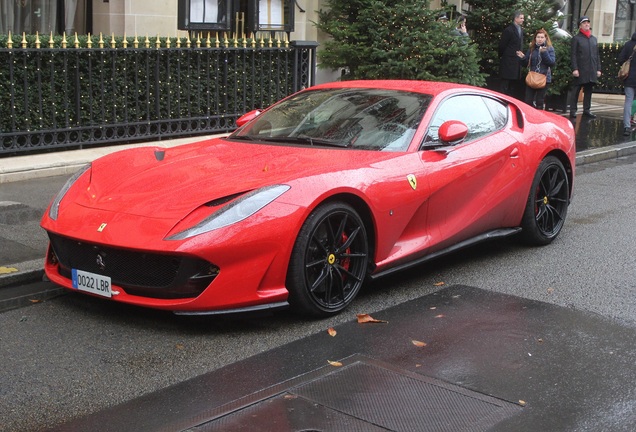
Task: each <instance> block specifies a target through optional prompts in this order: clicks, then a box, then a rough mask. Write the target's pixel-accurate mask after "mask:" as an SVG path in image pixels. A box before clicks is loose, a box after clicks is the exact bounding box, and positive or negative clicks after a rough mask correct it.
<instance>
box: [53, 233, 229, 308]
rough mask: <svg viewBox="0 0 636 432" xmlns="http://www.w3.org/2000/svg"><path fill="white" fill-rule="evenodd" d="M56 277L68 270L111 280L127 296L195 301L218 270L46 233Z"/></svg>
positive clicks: (178, 258) (198, 262) (67, 274)
mask: <svg viewBox="0 0 636 432" xmlns="http://www.w3.org/2000/svg"><path fill="white" fill-rule="evenodd" d="M49 239H50V240H51V246H52V248H53V252H54V253H55V255H56V257H57V260H58V262H59V265H60V274H61V275H62V276H64V277H67V278H69V279H70V278H71V269H78V270H83V271H87V272H91V273H97V274H100V275H103V276H108V277H110V278H111V283H112V284H113V285H117V286H120V287H121V288H123V289H124V290H125V291H126V292H127V293H129V294H132V295H140V296H144V297H153V298H188V297H196V296H197V295H199V294H201V292H203V290H204V289H205V288H206V287H207V286H208V285H209V284H210V283H211V282H212V280H213V279H214V277H215V276H216V275H217V274H218V269H217V268H216V267H214V266H213V265H212V264H210V263H209V262H207V261H205V260H201V259H197V258H189V257H183V256H178V255H166V254H158V253H151V252H146V251H137V250H129V249H121V248H114V247H109V246H104V245H100V244H94V243H86V242H82V241H78V240H73V239H69V238H67V237H63V236H59V235H56V234H52V233H49Z"/></svg>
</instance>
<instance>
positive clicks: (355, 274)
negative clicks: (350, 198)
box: [287, 202, 369, 317]
mask: <svg viewBox="0 0 636 432" xmlns="http://www.w3.org/2000/svg"><path fill="white" fill-rule="evenodd" d="M368 255H369V244H368V240H367V234H366V229H365V226H364V223H363V222H362V219H361V218H360V216H359V215H358V213H357V212H356V211H355V210H354V209H353V208H352V207H351V206H349V205H348V204H345V203H342V202H333V203H327V204H323V205H321V206H319V207H318V208H316V209H315V210H314V211H313V212H312V213H311V214H310V215H309V217H308V218H307V220H306V221H305V223H304V224H303V226H302V228H301V230H300V233H299V234H298V238H297V239H296V243H295V245H294V249H293V252H292V256H291V260H290V264H289V271H288V274H287V288H288V289H289V302H290V304H291V306H292V308H293V309H294V311H295V312H299V313H302V314H309V315H311V316H314V317H324V316H329V315H334V314H337V313H339V312H340V311H342V310H343V309H345V308H346V307H347V306H348V305H349V304H350V303H351V302H352V301H353V299H354V298H355V296H356V295H357V294H358V292H359V291H360V288H361V287H362V283H363V282H364V279H365V277H366V274H367V264H368V260H369V256H368Z"/></svg>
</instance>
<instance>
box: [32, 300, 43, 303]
mask: <svg viewBox="0 0 636 432" xmlns="http://www.w3.org/2000/svg"><path fill="white" fill-rule="evenodd" d="M29 301H30V302H31V303H42V300H38V299H31V300H29Z"/></svg>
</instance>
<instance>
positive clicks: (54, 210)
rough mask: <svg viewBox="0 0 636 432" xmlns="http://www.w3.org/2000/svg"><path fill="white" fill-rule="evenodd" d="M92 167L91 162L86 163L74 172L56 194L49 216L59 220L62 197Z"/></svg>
mask: <svg viewBox="0 0 636 432" xmlns="http://www.w3.org/2000/svg"><path fill="white" fill-rule="evenodd" d="M90 168H91V164H90V163H89V164H86V165H84V166H83V167H82V168H80V169H79V171H77V172H76V173H75V174H73V175H72V176H71V178H70V179H68V180H67V181H66V183H65V184H64V186H63V187H62V189H61V190H60V191H59V192H58V193H57V195H56V196H55V199H54V200H53V202H52V203H51V208H50V209H49V217H50V218H51V219H53V220H57V215H58V213H59V211H60V202H61V201H62V198H64V195H66V192H68V190H69V189H70V188H71V186H73V183H75V182H76V181H77V179H78V178H80V176H81V175H82V174H84V173H85V172H86V171H88V170H89V169H90Z"/></svg>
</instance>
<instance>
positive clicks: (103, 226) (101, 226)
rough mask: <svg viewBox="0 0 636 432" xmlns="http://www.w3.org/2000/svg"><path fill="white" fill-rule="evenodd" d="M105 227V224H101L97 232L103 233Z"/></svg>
mask: <svg viewBox="0 0 636 432" xmlns="http://www.w3.org/2000/svg"><path fill="white" fill-rule="evenodd" d="M106 225H107V224H105V223H103V224H101V225H100V226H99V228H97V232H102V231H104V228H106Z"/></svg>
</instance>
